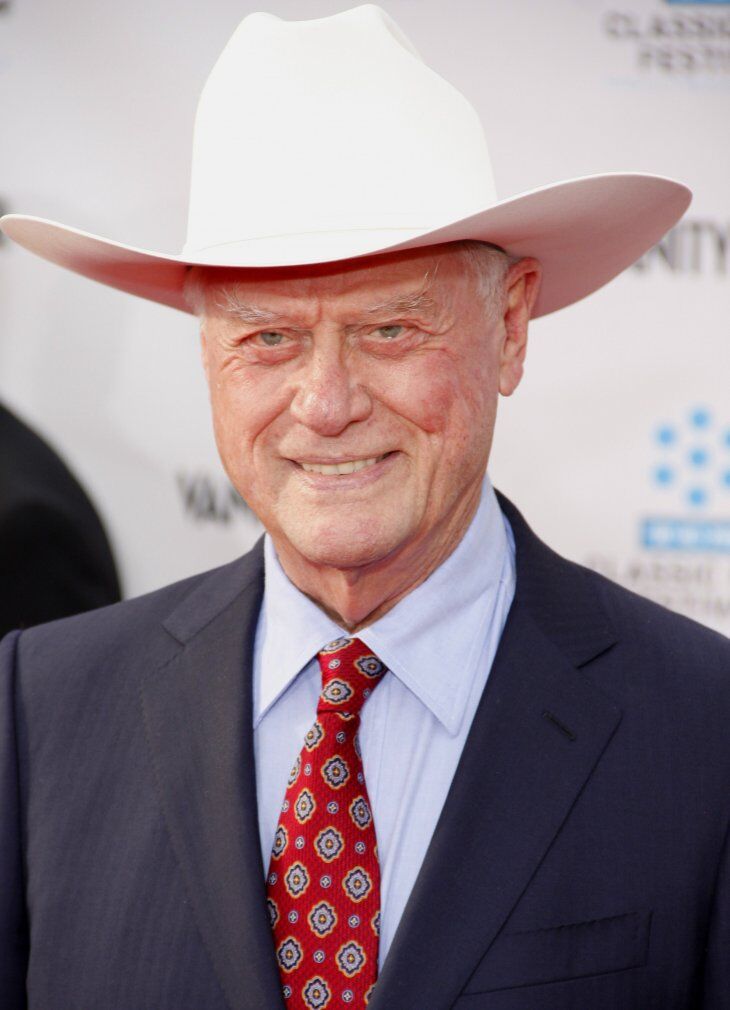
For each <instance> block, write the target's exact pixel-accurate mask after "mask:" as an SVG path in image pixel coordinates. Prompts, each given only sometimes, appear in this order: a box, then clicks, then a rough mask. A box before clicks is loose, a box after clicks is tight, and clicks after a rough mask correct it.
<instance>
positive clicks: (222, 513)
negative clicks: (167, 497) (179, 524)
mask: <svg viewBox="0 0 730 1010" xmlns="http://www.w3.org/2000/svg"><path fill="white" fill-rule="evenodd" d="M175 482H176V484H177V491H178V496H179V501H180V505H181V507H182V510H183V512H184V513H185V515H186V517H187V518H188V519H190V520H192V521H193V522H195V523H213V524H215V525H219V526H228V525H230V524H231V523H234V522H236V521H237V520H241V519H243V520H245V521H246V522H247V523H249V524H251V523H256V524H257V525H259V521H258V519H257V518H256V516H255V515H254V514H253V512H252V511H251V509H250V508H249V507H248V505H247V504H246V502H245V501H244V500H243V498H241V496H240V495H239V493H238V491H236V489H235V488H234V487H233V485H232V484H231V483H230V482H229V481H227V480H226V478H225V477H221V476H219V475H218V474H212V473H207V472H206V471H201V470H194V471H188V470H180V471H178V472H177V473H176V474H175Z"/></svg>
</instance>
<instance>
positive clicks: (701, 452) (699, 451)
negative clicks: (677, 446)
mask: <svg viewBox="0 0 730 1010" xmlns="http://www.w3.org/2000/svg"><path fill="white" fill-rule="evenodd" d="M688 460H689V464H690V466H694V467H698V468H699V467H703V466H707V464H708V462H709V460H710V454H709V452H708V451H707V449H703V448H702V446H695V448H694V449H690V451H689V456H688Z"/></svg>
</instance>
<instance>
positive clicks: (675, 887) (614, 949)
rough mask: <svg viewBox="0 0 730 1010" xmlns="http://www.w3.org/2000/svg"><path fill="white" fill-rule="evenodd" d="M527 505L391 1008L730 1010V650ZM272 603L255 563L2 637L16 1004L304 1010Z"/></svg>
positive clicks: (7, 970)
mask: <svg viewBox="0 0 730 1010" xmlns="http://www.w3.org/2000/svg"><path fill="white" fill-rule="evenodd" d="M502 506H503V508H504V509H505V511H506V512H507V514H508V516H509V519H510V521H511V523H512V526H513V529H514V532H515V539H516V545H517V591H516V596H515V600H514V603H513V606H512V609H511V611H510V615H509V618H508V621H507V625H506V627H505V631H504V635H503V637H502V641H501V643H500V646H499V650H498V653H497V656H496V659H495V662H494V666H493V668H492V672H491V675H490V677H489V681H488V684H487V688H486V690H485V693H484V697H483V699H482V702H481V705H480V707H479V709H478V712H477V715H476V717H475V720H474V723H473V727H472V730H471V733H470V735H469V739H468V741H467V744H466V747H465V750H464V753H463V757H462V760H461V763H460V764H459V767H458V770H457V772H456V776H455V779H454V782H453V786H452V788H451V791H450V793H449V796H448V799H447V801H446V805H445V807H444V810H443V813H442V815H441V818H440V820H439V822H438V826H437V828H436V831H435V834H434V836H433V839H432V841H431V845H430V848H429V850H428V853H427V856H426V859H425V862H424V865H423V868H422V870H421V873H420V876H419V877H418V880H417V883H416V885H415V888H414V890H413V893H412V895H411V898H410V901H409V903H408V905H407V908H406V910H405V913H404V915H403V918H402V920H401V923H400V927H399V929H398V933H397V935H396V937H395V940H394V943H393V946H392V948H391V951H390V953H389V956H388V959H387V961H386V964H385V966H384V969H383V972H382V974H381V976H380V979H379V981H378V983H377V987H376V990H375V994H374V996H373V1000H372V1002H371V1004H370V1006H371V1010H447V1008H454V1010H548V1008H550V1010H603V1008H606V1010H608V1008H611V1010H678V1008H702V1010H721V1008H729V1007H730V852H729V851H728V848H729V842H728V823H729V815H730V643H728V641H727V640H726V639H725V638H723V637H721V636H719V635H716V634H713V633H712V632H710V631H707V630H705V629H703V628H701V627H699V626H698V625H695V624H693V623H692V622H690V621H687V620H685V619H683V618H680V617H677V616H674V615H672V614H670V613H668V612H667V611H665V610H662V609H661V608H659V607H657V606H654V605H653V604H651V603H648V602H647V601H645V600H642V599H640V598H638V597H636V596H633V595H631V594H630V593H627V592H626V591H624V590H622V589H620V588H618V587H617V586H614V585H612V584H611V583H609V582H607V581H606V580H604V579H602V578H600V577H599V576H596V575H594V574H592V573H590V572H588V571H586V570H585V569H582V568H580V567H578V566H576V565H573V564H571V563H569V562H567V561H565V560H563V559H561V558H560V557H558V556H557V555H555V554H554V553H553V552H552V551H550V550H549V549H548V548H547V547H545V546H544V545H543V544H541V543H540V542H539V541H538V540H537V538H536V537H535V536H534V535H533V534H532V533H531V532H530V530H529V529H528V528H527V526H526V525H525V523H524V521H523V520H522V519H521V517H520V516H519V514H518V513H517V512H516V511H515V510H514V509H513V508H512V507H511V506H509V504H508V503H505V502H504V501H503V502H502ZM261 594H262V552H261V549H260V547H258V548H256V549H255V550H254V551H252V552H251V553H250V554H248V555H247V556H246V557H244V558H242V559H241V560H239V561H236V562H234V563H233V564H231V565H228V566H226V567H224V568H221V569H218V570H216V571H214V572H211V573H208V574H206V575H201V576H196V577H195V578H192V579H189V580H187V581H186V582H182V583H179V584H177V585H174V586H170V587H168V588H166V589H163V590H160V591H159V592H156V593H153V594H151V595H149V596H146V597H143V598H141V599H137V600H131V601H128V602H125V603H122V604H119V605H116V606H113V607H109V608H107V609H104V610H101V611H96V612H94V613H91V614H84V615H81V616H79V617H74V618H69V619H66V620H63V621H59V622H56V623H54V624H48V625H44V626H42V627H39V628H36V629H31V630H29V631H26V632H24V633H23V634H21V635H19V636H18V635H13V636H9V637H8V638H7V639H6V640H5V643H4V647H3V649H2V663H1V666H0V670H1V674H0V676H1V678H2V680H1V685H2V697H1V702H0V714H1V717H2V727H3V728H2V761H1V764H0V993H1V998H0V1006H1V1007H2V1010H19V1008H21V1007H22V1008H25V1007H30V1008H32V1010H268V1008H272V1010H280V1008H281V1007H282V1003H281V998H280V996H279V978H278V973H277V969H276V967H275V961H274V956H273V948H272V941H271V936H270V932H269V927H268V922H267V916H266V912H265V905H264V867H263V865H262V860H261V853H260V848H259V833H258V828H257V821H256V796H255V777H254V759H253V742H252V717H251V653H252V643H253V636H254V632H255V628H256V620H257V615H258V612H259V606H260V601H261ZM282 633H285V630H283V631H282ZM444 676H448V671H447V670H445V671H444ZM282 788H283V784H282ZM331 1006H332V1007H339V1006H340V1004H339V1003H338V1002H337V1001H336V1000H335V1001H333V1003H332V1005H331Z"/></svg>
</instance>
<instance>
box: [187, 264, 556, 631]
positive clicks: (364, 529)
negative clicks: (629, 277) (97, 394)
mask: <svg viewBox="0 0 730 1010" xmlns="http://www.w3.org/2000/svg"><path fill="white" fill-rule="evenodd" d="M538 285H539V265H538V264H537V262H536V261H535V260H530V259H523V260H521V261H520V262H519V263H516V264H514V265H512V266H511V267H510V269H509V271H508V273H507V276H506V279H505V292H504V295H503V298H502V299H501V304H500V305H497V306H491V307H489V311H488V310H487V309H486V308H485V305H484V299H483V297H481V296H480V295H479V293H478V288H477V283H476V279H475V277H474V276H473V274H472V272H471V271H470V270H467V269H465V267H464V261H463V258H462V256H461V254H460V253H459V252H458V251H457V250H456V249H455V248H454V247H453V246H435V247H427V248H425V249H419V250H413V251H408V252H401V253H394V254H390V255H386V256H378V257H371V258H370V259H367V260H360V261H352V262H349V263H345V264H342V263H340V264H337V265H335V266H333V267H329V268H325V267H318V268H300V269H297V270H288V271H258V272H253V271H235V272H229V274H228V275H227V276H222V277H218V276H216V278H215V282H214V283H213V284H211V285H210V286H209V287H208V289H207V294H206V309H205V312H204V313H203V320H202V329H201V332H202V347H203V361H204V365H205V369H206V374H207V377H208V383H209V388H210V397H211V404H212V410H213V420H214V427H215V435H216V441H217V444H218V449H219V451H220V455H221V458H222V460H223V463H224V466H225V468H226V470H227V472H228V475H229V477H230V479H231V481H232V482H233V484H234V485H235V487H236V488H237V489H238V491H239V492H240V494H241V495H242V496H243V498H245V500H246V501H247V502H248V504H249V505H250V506H251V508H252V509H253V511H254V512H255V513H256V514H257V515H258V516H259V518H260V519H261V521H262V522H263V524H264V526H265V527H266V528H267V529H268V531H269V533H270V534H271V536H272V538H273V541H274V544H275V546H276V550H277V553H278V556H279V558H280V560H281V563H282V565H283V567H284V569H285V571H286V572H287V575H288V576H289V578H290V579H291V580H292V581H293V582H294V583H295V584H296V585H297V586H299V588H300V589H302V590H303V591H304V592H306V593H307V594H308V595H309V596H311V597H312V598H313V599H314V600H315V601H316V602H317V603H318V604H319V605H320V606H322V607H323V608H324V609H325V610H326V611H327V612H328V613H330V614H331V615H332V616H333V617H335V619H337V620H338V621H339V622H340V623H341V624H342V625H344V626H345V627H346V628H348V629H350V630H356V629H357V628H358V627H360V626H362V625H363V624H364V623H366V622H368V621H370V620H373V619H374V618H376V617H377V616H380V615H381V614H382V613H384V612H385V611H386V610H388V609H389V608H390V607H392V606H393V605H394V604H395V603H396V602H397V601H398V600H399V599H401V598H402V597H403V596H404V595H405V594H406V593H408V592H410V591H411V590H412V589H413V588H415V586H416V585H418V584H419V583H420V582H422V581H423V580H424V579H425V578H427V576H428V575H429V574H430V572H431V571H433V570H434V568H436V567H437V566H438V565H439V564H440V563H441V562H442V561H443V560H444V559H445V558H446V557H447V556H448V555H449V554H450V553H451V551H452V550H453V549H454V547H455V546H456V544H457V543H458V542H459V540H460V539H461V537H462V536H463V534H464V532H465V530H466V528H467V526H468V524H469V522H470V520H471V518H472V516H473V514H474V512H475V510H476V507H477V505H478V502H479V494H480V488H481V483H482V478H483V475H484V472H485V470H486V466H487V460H488V457H489V451H490V447H491V443H492V435H493V431H494V422H495V415H496V409H497V399H498V395H499V394H500V393H501V394H502V395H505V396H507V395H510V394H511V393H512V392H513V391H514V390H515V389H516V387H517V385H518V383H519V381H520V378H521V376H522V367H523V361H524V355H525V348H526V339H527V322H528V319H529V315H530V311H531V308H532V305H533V304H534V300H535V298H536V296H537V289H538ZM227 293H232V294H233V295H235V300H236V306H237V307H240V305H241V304H242V305H243V309H242V310H240V308H239V311H238V314H236V313H235V312H232V311H230V308H231V306H230V304H229V303H230V301H231V299H227V298H226V294H227ZM396 302H397V304H395V303H396ZM223 305H225V307H221V306H223ZM252 308H253V309H254V310H255V311H254V312H252ZM373 459H375V460H376V461H377V462H375V463H374V464H371V465H368V466H366V467H365V468H364V469H361V470H359V471H358V472H355V473H351V474H334V475H332V474H323V473H315V472H308V471H307V470H306V469H304V467H303V465H302V464H304V466H312V465H318V464H333V463H342V462H347V461H353V460H373Z"/></svg>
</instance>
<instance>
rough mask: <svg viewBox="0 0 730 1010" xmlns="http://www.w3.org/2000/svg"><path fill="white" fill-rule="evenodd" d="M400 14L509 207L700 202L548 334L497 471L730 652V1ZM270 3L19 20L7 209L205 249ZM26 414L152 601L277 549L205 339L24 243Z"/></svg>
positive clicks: (554, 529)
mask: <svg viewBox="0 0 730 1010" xmlns="http://www.w3.org/2000/svg"><path fill="white" fill-rule="evenodd" d="M384 3H385V0H384ZM385 5H386V6H387V9H388V10H389V12H390V13H391V14H392V15H393V16H394V17H395V19H396V20H397V21H398V22H399V23H400V24H401V25H402V27H403V28H404V29H405V31H406V32H407V33H408V35H409V36H410V37H411V38H412V39H413V41H414V42H415V44H416V46H417V47H418V49H419V50H420V52H421V53H422V55H423V57H424V58H425V59H426V60H427V62H429V63H430V64H431V65H432V66H433V67H434V68H435V69H437V70H438V71H440V72H441V73H442V74H443V75H444V76H445V77H447V78H448V79H449V80H451V81H452V82H453V83H454V84H455V85H456V86H457V87H459V88H460V89H461V90H462V91H464V92H465V93H466V94H467V96H468V97H469V98H470V99H471V101H472V102H473V103H474V104H475V105H476V107H477V109H478V110H479V111H480V113H481V115H482V117H483V121H484V123H485V125H486V127H487V131H488V137H489V142H490V148H491V151H492V159H493V163H494V169H495V174H496V179H497V185H498V187H499V191H500V194H501V195H502V196H510V195H512V194H516V193H518V192H520V191H522V190H525V189H530V188H533V187H536V186H540V185H543V184H545V183H548V182H552V181H557V180H559V179H563V178H569V177H571V176H578V175H584V174H590V173H592V172H603V171H625V170H631V171H634V170H637V171H655V172H659V173H661V174H666V175H670V176H674V177H676V178H679V179H681V180H683V181H685V182H687V183H688V184H689V185H690V186H691V187H692V188H693V189H694V191H695V201H694V204H693V206H692V207H691V208H690V211H689V214H688V216H687V218H686V220H685V222H684V223H683V224H681V225H680V226H679V227H678V228H677V229H676V230H675V231H674V232H673V233H672V234H671V235H670V236H669V237H668V239H667V240H665V241H664V242H663V243H662V245H661V247H660V248H658V249H656V250H653V251H652V252H651V253H650V254H649V255H648V256H647V257H645V259H644V261H643V262H642V263H641V264H639V265H638V266H637V267H635V268H633V269H632V270H630V271H628V272H627V273H625V274H624V275H623V276H622V277H620V278H618V279H617V280H616V281H614V282H613V283H612V284H611V285H609V286H608V287H607V288H605V289H603V290H602V291H600V292H598V293H597V294H595V295H593V296H592V297H591V298H589V299H587V300H586V301H584V302H582V303H579V304H578V305H576V306H573V307H572V308H569V309H566V310H563V311H562V312H559V313H557V314H556V315H554V316H549V317H547V318H546V319H543V320H540V321H538V322H537V323H535V325H534V327H533V331H532V336H531V350H530V354H529V355H528V362H527V374H526V378H525V381H524V383H523V385H522V386H521V387H520V389H519V391H518V393H517V394H516V396H515V397H513V398H512V399H511V400H509V401H504V402H503V403H502V405H501V408H500V419H499V423H498V428H497V438H496V444H495V449H494V454H493V461H492V464H491V467H490V469H491V473H492V478H493V480H494V482H495V484H496V485H497V486H498V487H500V488H501V489H502V490H504V491H505V492H506V493H507V494H509V495H510V496H511V497H512V498H513V500H514V501H515V502H516V503H517V504H518V505H519V506H520V508H521V509H522V510H523V512H524V513H525V515H526V517H527V519H528V521H530V522H531V524H532V525H533V527H534V528H535V529H536V531H537V532H538V533H539V534H540V535H542V536H543V537H544V538H545V539H547V540H548V542H550V543H551V544H552V546H554V547H555V548H556V549H558V550H559V551H561V552H562V553H564V554H566V555H568V556H570V557H572V558H574V559H576V560H579V561H581V562H583V563H586V564H590V565H592V566H593V567H596V568H598V569H600V570H602V571H604V572H606V574H609V575H610V576H611V577H613V578H615V579H617V580H618V581H620V582H623V583H624V584H626V585H629V586H630V587H632V588H635V589H637V590H638V591H640V592H643V593H645V594H647V595H650V596H653V597H655V598H657V599H660V600H661V601H662V602H665V603H667V604H668V605H670V606H672V607H674V608H675V609H678V610H681V611H684V612H685V613H688V614H690V615H691V616H693V617H695V618H697V619H699V620H702V621H704V622H706V623H708V624H710V625H712V626H714V627H717V628H719V629H721V630H724V631H725V632H726V633H730V296H729V278H730V206H729V203H728V180H729V179H730V3H727V2H725V3H723V2H717V0H716V2H714V3H709V2H708V3H691V4H675V3H671V2H667V0H625V2H624V0H615V2H608V0H590V2H588V0H552V3H550V4H546V3H544V0H519V2H516V0H489V2H486V0H485V2H482V0H449V2H448V3H447V2H446V0H389V2H387V3H385ZM259 6H260V5H258V4H251V3H249V2H246V0H210V2H208V3H205V4H203V3H193V2H191V0H175V2H174V3H173V2H172V0H126V2H125V3H123V4H121V3H118V4H106V3H105V4H99V3H98V0H67V2H66V3H63V4H59V3H58V0H5V2H4V3H1V2H0V74H1V77H0V86H1V87H2V96H3V100H2V103H0V201H2V203H3V205H4V207H5V209H6V210H13V211H17V212H22V213H30V214H37V215H40V216H46V217H51V218H56V219H59V220H61V221H63V222H65V223H68V224H71V225H74V226H77V227H80V228H83V229H86V230H89V231H92V232H96V233H100V234H104V235H107V236H108V237H111V238H115V239H118V240H120V241H124V242H129V243H131V244H133V245H137V246H141V247H144V248H149V249H158V250H163V251H170V252H177V251H178V250H179V248H180V247H181V246H182V243H183V239H184V231H185V217H186V203H187V184H188V171H189V159H190V138H191V132H192V122H193V116H194V111H195V104H196V100H197V95H198V93H199V91H200V88H201V86H202V84H203V82H204V80H205V77H206V75H207V73H208V71H209V69H210V67H211V66H212V64H213V63H214V61H215V59H216V57H217V55H218V53H219V51H220V50H221V49H222V47H223V45H224V44H225V42H226V41H227V39H228V37H229V35H230V34H231V32H232V31H233V29H234V28H235V26H236V24H237V23H238V22H239V20H240V19H241V18H242V17H243V16H244V15H245V14H247V13H250V12H251V11H253V10H256V9H259ZM344 6H347V3H346V2H344V0H340V2H333V0H271V2H269V3H268V4H267V5H266V9H268V10H270V11H271V12H273V13H275V14H279V15H280V16H282V17H285V18H307V17H320V16H323V15H326V14H331V13H334V12H335V11H337V10H341V9H343V7H344ZM0 396H2V398H3V399H4V400H6V401H7V402H8V404H9V405H10V406H12V407H14V408H15V409H17V410H18V412H19V413H21V414H22V415H23V416H24V417H25V418H26V419H27V420H29V421H30V422H31V423H33V424H35V426H36V427H38V428H39V429H40V430H41V431H42V432H43V433H44V434H45V435H46V436H47V437H48V438H49V439H50V440H51V441H52V442H53V443H54V444H55V445H56V447H57V448H58V449H59V450H60V451H61V452H62V454H63V455H64V456H65V457H66V458H67V459H68V461H69V462H70V463H71V465H72V466H73V468H74V469H75V470H76V471H77V473H78V474H79V475H80V477H81V478H82V480H83V481H84V483H85V484H86V485H87V487H88V488H89V489H90V491H91V493H92V495H93V497H94V499H95V501H96V503H97V505H98V507H99V510H100V512H101V513H102V515H103V517H104V519H105V521H106V523H107V526H108V528H109V530H110V533H111V538H112V541H113V544H114V547H115V551H116V554H117V557H118V559H119V563H120V568H121V572H122V577H123V581H124V587H125V592H126V594H127V595H134V594H137V593H140V592H144V591H146V590H148V589H152V588H154V587H156V586H159V585H162V584H164V583H166V582H169V581H171V580H173V579H176V578H180V577H182V576H185V575H187V574H190V573H192V572H195V571H199V570H201V569H204V568H207V567H210V566H213V565H215V564H219V563H221V562H223V561H226V560H228V559H230V558H232V557H234V556H236V555H237V554H239V553H240V552H241V551H242V550H244V549H245V548H246V547H247V546H249V545H250V544H251V543H252V542H253V540H254V539H255V537H256V536H257V535H258V525H257V523H256V521H255V520H254V519H253V517H252V516H251V515H250V513H249V512H248V511H247V510H246V508H245V507H244V506H242V505H241V504H240V503H238V502H237V501H236V498H235V495H233V494H232V493H231V490H230V488H229V486H228V484H227V481H226V479H225V476H224V474H223V472H222V469H221V467H220V464H219V463H218V461H217V457H216V453H215V447H214V444H213V439H212V434H211V426H210V421H209V417H208V407H207V400H206V392H205V387H204V382H203V377H202V373H201V370H200V366H199V362H198V351H197V341H196V325H195V321H194V320H192V319H191V318H189V317H187V316H185V315H183V314H181V313H177V312H175V311H173V310H170V309H165V308H162V307H159V306H155V305H153V304H150V303H146V302H143V301H141V300H138V299H134V298H132V297H130V296H127V295H123V294H120V293H118V292H115V291H112V290H111V289H106V288H104V287H101V286H98V285H96V284H94V283H92V282H90V281H87V280H84V279H82V278H79V277H76V276H75V275H73V274H70V273H66V272H64V271H62V270H60V269H58V268H57V267H52V266H50V265H49V264H47V263H45V262H44V261H42V260H39V259H35V258H33V257H32V256H30V255H29V254H28V253H26V252H25V251H23V250H21V249H18V248H15V247H11V246H10V243H8V242H7V240H6V241H5V242H3V243H2V245H1V246H0Z"/></svg>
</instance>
